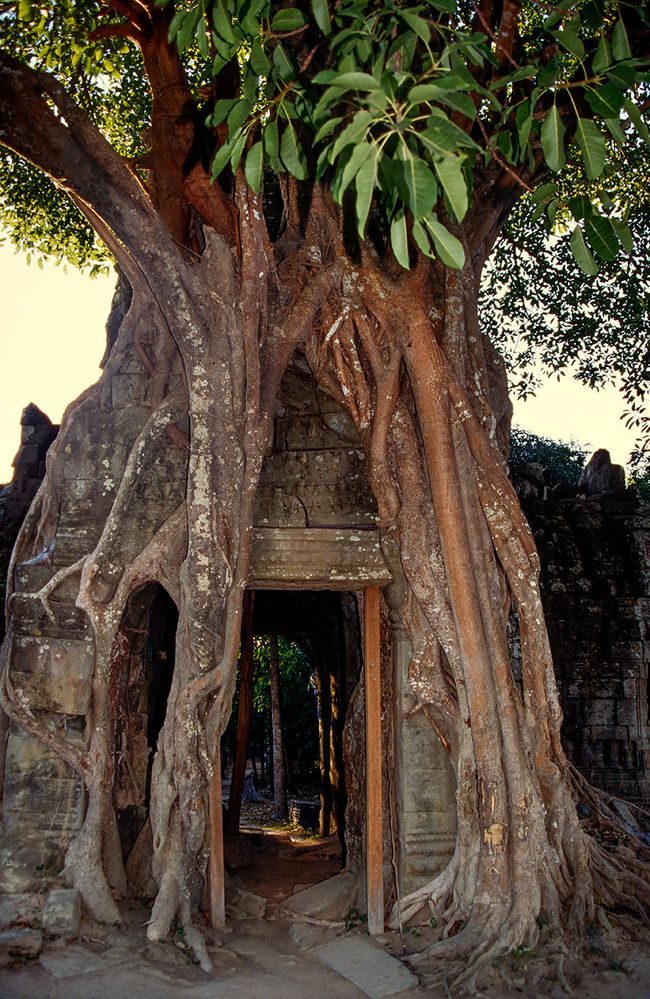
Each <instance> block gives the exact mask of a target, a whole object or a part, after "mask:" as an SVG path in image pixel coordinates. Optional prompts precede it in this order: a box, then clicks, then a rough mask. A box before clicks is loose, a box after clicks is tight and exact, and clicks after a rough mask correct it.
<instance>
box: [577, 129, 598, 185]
mask: <svg viewBox="0 0 650 999" xmlns="http://www.w3.org/2000/svg"><path fill="white" fill-rule="evenodd" d="M576 139H577V142H578V145H579V146H580V151H581V152H582V161H583V163H584V166H585V173H586V174H587V177H588V179H589V180H595V178H596V177H600V175H601V173H602V172H603V168H604V166H605V137H604V136H603V134H602V132H601V131H600V129H599V128H598V126H597V125H596V124H595V123H594V122H593V121H590V120H589V119H585V118H578V120H577V123H576Z"/></svg>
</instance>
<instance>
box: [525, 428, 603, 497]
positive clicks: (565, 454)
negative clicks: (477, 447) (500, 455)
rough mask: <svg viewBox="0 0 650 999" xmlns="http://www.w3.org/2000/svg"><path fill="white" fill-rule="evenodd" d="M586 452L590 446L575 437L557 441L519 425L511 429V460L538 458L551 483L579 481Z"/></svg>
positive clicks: (535, 460) (526, 461)
mask: <svg viewBox="0 0 650 999" xmlns="http://www.w3.org/2000/svg"><path fill="white" fill-rule="evenodd" d="M587 455H588V451H587V449H586V448H584V447H583V446H582V445H581V444H578V443H577V442H576V441H570V442H569V443H565V442H564V441H554V440H551V439H550V438H548V437H539V436H538V435H537V434H532V433H529V431H527V430H520V429H518V428H517V427H514V428H513V430H512V431H511V433H510V457H509V464H510V465H511V466H516V465H524V464H526V463H528V462H531V461H534V462H538V463H539V464H540V465H542V466H543V467H544V470H545V472H546V476H545V478H546V484H547V485H549V486H554V485H556V484H557V483H558V482H568V483H570V484H572V485H573V484H574V483H577V482H578V479H579V478H580V473H581V472H582V469H583V468H584V465H585V461H586V459H587Z"/></svg>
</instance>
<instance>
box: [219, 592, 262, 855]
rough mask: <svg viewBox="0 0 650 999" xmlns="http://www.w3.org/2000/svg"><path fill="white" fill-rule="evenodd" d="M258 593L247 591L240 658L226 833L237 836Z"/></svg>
mask: <svg viewBox="0 0 650 999" xmlns="http://www.w3.org/2000/svg"><path fill="white" fill-rule="evenodd" d="M254 598H255V595H254V592H253V591H252V590H246V592H245V593H244V603H243V609H242V631H241V654H240V659H239V707H238V709H237V729H236V734H235V756H234V759H233V764H232V780H231V783H230V794H229V795H228V817H227V823H226V832H227V833H228V835H229V836H236V835H237V833H238V832H239V818H240V815H241V799H242V792H243V790H244V777H245V776H246V761H247V759H248V746H249V743H250V734H251V722H252V720H253V606H254Z"/></svg>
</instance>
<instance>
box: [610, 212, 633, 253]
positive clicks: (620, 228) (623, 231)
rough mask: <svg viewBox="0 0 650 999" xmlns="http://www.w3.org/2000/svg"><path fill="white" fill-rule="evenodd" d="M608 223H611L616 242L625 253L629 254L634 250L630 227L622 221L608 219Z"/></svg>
mask: <svg viewBox="0 0 650 999" xmlns="http://www.w3.org/2000/svg"><path fill="white" fill-rule="evenodd" d="M609 221H610V222H611V223H612V226H613V227H614V232H615V233H616V235H617V236H618V241H619V243H620V244H621V246H622V247H623V249H624V250H626V251H627V253H631V252H632V250H633V249H634V239H633V237H632V233H631V232H630V227H629V226H628V225H627V224H626V223H625V222H623V220H622V219H610V220H609Z"/></svg>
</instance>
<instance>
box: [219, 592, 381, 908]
mask: <svg viewBox="0 0 650 999" xmlns="http://www.w3.org/2000/svg"><path fill="white" fill-rule="evenodd" d="M361 665H362V653H361V638H360V628H359V612H358V607H357V600H356V597H355V595H354V593H350V592H339V591H333V590H266V589H261V590H256V591H251V592H250V593H249V594H247V600H246V601H245V605H244V621H243V627H242V644H241V654H240V661H239V665H238V679H237V691H236V695H235V701H234V704H233V712H232V716H231V719H230V723H229V725H228V728H227V729H226V732H225V733H224V736H223V739H222V746H221V760H222V793H223V799H224V805H225V806H226V818H225V831H226V837H225V847H224V859H225V864H226V870H227V871H228V873H230V874H237V875H239V876H240V877H241V879H242V881H243V882H244V884H245V885H246V887H248V888H249V889H250V890H252V891H255V892H256V893H257V894H261V895H264V896H265V897H266V898H267V899H269V900H273V901H281V900H283V899H284V898H286V897H287V896H288V895H290V894H291V893H292V891H293V890H294V889H295V887H296V885H297V884H300V885H304V884H313V883H314V882H316V881H320V880H324V879H325V878H327V877H329V876H332V875H334V874H337V873H338V872H339V871H340V870H341V868H342V867H344V866H345V864H346V859H347V853H348V845H349V844H348V839H349V833H350V831H349V830H348V829H347V827H346V809H347V803H348V793H349V787H350V783H351V781H352V782H354V773H353V771H354V767H353V766H352V767H350V754H349V749H348V748H347V747H346V739H347V740H348V742H349V738H348V736H349V731H350V727H351V717H352V711H351V702H352V701H353V695H354V691H355V688H356V685H357V682H358V679H359V675H360V671H361ZM274 674H275V679H274ZM278 688H279V689H278ZM278 695H279V696H278ZM246 716H247V717H246ZM346 719H347V724H346ZM354 741H355V743H359V744H360V745H363V737H361V738H360V739H356V740H354ZM352 835H353V838H354V834H352Z"/></svg>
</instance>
